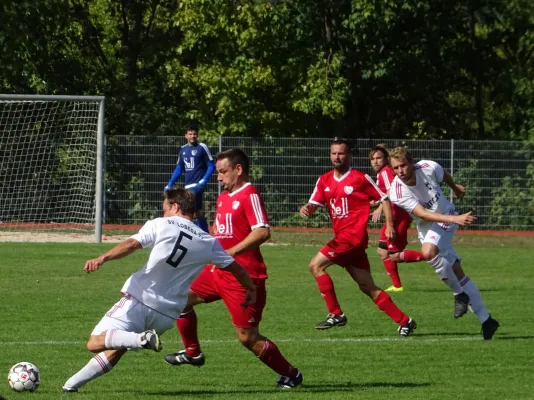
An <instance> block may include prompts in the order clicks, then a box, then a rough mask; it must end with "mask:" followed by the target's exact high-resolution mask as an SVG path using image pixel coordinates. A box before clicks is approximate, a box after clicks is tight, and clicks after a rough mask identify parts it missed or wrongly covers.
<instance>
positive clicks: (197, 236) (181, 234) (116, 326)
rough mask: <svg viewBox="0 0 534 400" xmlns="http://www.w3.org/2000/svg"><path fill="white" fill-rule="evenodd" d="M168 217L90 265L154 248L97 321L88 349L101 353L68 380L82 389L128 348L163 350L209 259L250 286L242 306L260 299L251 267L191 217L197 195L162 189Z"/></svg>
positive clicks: (91, 268)
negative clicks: (162, 339) (166, 336)
mask: <svg viewBox="0 0 534 400" xmlns="http://www.w3.org/2000/svg"><path fill="white" fill-rule="evenodd" d="M163 197H164V201H163V213H164V216H163V218H156V219H153V220H151V221H148V222H146V223H145V225H144V226H143V227H142V228H141V230H139V232H138V233H137V234H135V235H133V236H132V237H130V238H129V239H126V240H125V241H124V242H122V243H120V244H118V245H117V246H115V247H114V248H113V249H111V250H110V251H108V252H107V253H104V254H102V255H101V256H100V257H98V258H95V259H93V260H88V261H87V262H86V264H85V268H84V270H85V272H87V273H91V272H95V271H97V270H98V269H99V268H100V267H101V266H102V265H103V264H104V263H106V262H107V261H111V260H116V259H119V258H122V257H125V256H127V255H129V254H131V253H133V252H134V251H135V250H138V249H142V248H151V249H152V250H151V252H150V255H149V258H148V261H147V263H146V264H145V265H144V266H143V268H141V269H140V270H139V271H137V272H135V273H134V274H133V275H132V276H130V277H129V278H128V280H127V281H126V283H125V284H124V286H123V287H122V290H121V293H122V295H123V297H122V299H121V300H120V301H118V302H117V303H116V304H115V305H114V306H113V307H112V308H111V309H110V310H109V311H108V312H107V313H106V314H105V315H104V317H103V318H102V319H101V320H100V322H99V323H98V324H97V325H96V327H95V328H94V330H93V332H92V333H91V336H90V338H89V341H88V342H87V348H88V349H89V351H91V352H93V353H96V355H95V356H94V357H93V358H92V359H91V361H89V363H88V364H87V365H86V366H85V367H83V368H82V369H81V370H80V371H79V372H77V373H76V374H75V375H73V376H72V377H71V378H69V380H68V381H67V382H66V383H65V384H64V385H63V391H65V392H77V391H78V389H79V388H81V387H82V386H83V385H85V384H86V383H87V382H89V381H92V380H93V379H96V378H97V377H99V376H101V375H103V374H105V373H107V372H110V371H111V370H112V369H113V367H114V366H115V365H116V364H117V363H118V362H119V360H120V358H121V357H122V356H123V355H124V354H125V353H126V351H127V350H128V349H149V350H154V351H161V349H162V346H161V343H160V339H159V335H161V334H162V333H163V332H165V331H167V330H169V329H171V328H172V327H174V323H175V320H176V319H177V318H178V316H179V315H180V313H181V312H182V311H183V309H184V308H185V307H186V306H187V304H188V291H189V287H190V286H191V282H193V280H194V279H195V278H196V277H197V276H198V275H199V274H200V272H201V271H202V269H203V268H204V266H205V265H206V264H208V263H210V264H214V265H217V266H218V267H219V268H223V269H224V270H225V271H228V272H229V273H231V274H232V275H233V276H234V277H235V278H236V280H237V281H238V282H239V283H240V284H241V285H242V286H243V287H245V288H246V296H245V297H244V300H243V303H242V306H244V307H246V306H248V305H249V304H254V303H255V302H256V287H255V286H254V283H253V282H252V280H251V279H250V276H249V275H248V273H247V272H246V270H245V269H244V268H243V267H242V266H241V265H239V264H238V263H237V262H235V261H234V259H233V257H231V256H230V255H229V254H228V253H227V252H226V251H225V250H224V249H223V248H222V246H221V244H220V243H219V241H218V240H217V239H215V238H214V237H212V236H211V235H209V234H207V233H206V232H204V231H203V230H201V229H200V228H199V227H197V226H196V225H195V224H193V223H192V222H191V220H192V218H193V214H194V212H195V195H194V193H193V192H191V191H189V190H185V189H181V188H177V189H169V190H168V191H166V192H164V194H163Z"/></svg>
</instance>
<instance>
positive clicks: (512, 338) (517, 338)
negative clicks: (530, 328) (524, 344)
mask: <svg viewBox="0 0 534 400" xmlns="http://www.w3.org/2000/svg"><path fill="white" fill-rule="evenodd" d="M497 335H499V336H494V337H493V338H494V339H499V340H534V336H500V334H498V333H497ZM502 335H505V333H503V334H502Z"/></svg>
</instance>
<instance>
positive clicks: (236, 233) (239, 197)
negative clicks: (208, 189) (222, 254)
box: [213, 182, 269, 278]
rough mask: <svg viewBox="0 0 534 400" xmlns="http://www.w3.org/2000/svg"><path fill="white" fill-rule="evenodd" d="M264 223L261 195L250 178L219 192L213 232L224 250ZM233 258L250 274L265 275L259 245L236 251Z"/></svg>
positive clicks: (253, 275) (264, 225)
mask: <svg viewBox="0 0 534 400" xmlns="http://www.w3.org/2000/svg"><path fill="white" fill-rule="evenodd" d="M268 226H269V221H268V219H267V211H265V205H264V204H263V199H262V198H261V196H260V195H259V193H258V191H257V190H256V188H255V187H254V186H252V184H251V183H250V182H248V183H246V184H245V185H244V186H242V187H241V188H239V189H237V190H236V191H235V192H232V193H229V192H226V191H225V192H222V193H221V194H220V195H219V197H218V198H217V211H216V215H215V227H214V230H213V236H215V237H216V238H217V239H218V240H219V242H220V243H221V245H222V247H223V248H224V249H225V250H228V249H230V248H232V247H234V246H235V245H236V244H238V243H240V242H242V241H243V240H245V238H246V237H247V236H248V235H249V233H250V232H252V230H253V229H256V228H260V227H268ZM234 259H235V260H236V261H237V262H238V263H239V264H241V265H242V266H243V267H244V268H245V269H246V270H247V272H248V273H249V275H250V277H251V278H267V268H266V267H265V263H264V262H263V256H262V255H261V252H260V249H259V248H256V249H253V250H250V251H247V252H245V253H241V254H238V255H236V256H234Z"/></svg>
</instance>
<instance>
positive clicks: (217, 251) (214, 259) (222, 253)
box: [211, 240, 234, 268]
mask: <svg viewBox="0 0 534 400" xmlns="http://www.w3.org/2000/svg"><path fill="white" fill-rule="evenodd" d="M233 262H234V258H233V257H232V256H231V255H230V254H228V253H227V252H226V250H224V249H223V247H222V246H221V243H219V241H218V240H215V244H214V245H213V250H212V253H211V263H212V264H215V265H217V266H219V267H221V268H226V267H227V266H229V265H230V264H232V263H233Z"/></svg>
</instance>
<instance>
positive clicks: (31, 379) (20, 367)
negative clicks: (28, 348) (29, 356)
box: [7, 362, 41, 392]
mask: <svg viewBox="0 0 534 400" xmlns="http://www.w3.org/2000/svg"><path fill="white" fill-rule="evenodd" d="M40 378H41V373H40V371H39V368H37V367H36V366H35V365H34V364H32V363H30V362H19V363H17V364H15V365H14V366H13V367H12V368H11V369H10V370H9V374H8V376H7V380H8V382H9V386H11V389H13V390H14V391H15V392H35V391H36V390H37V388H38V387H39V384H40V383H41V379H40Z"/></svg>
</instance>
